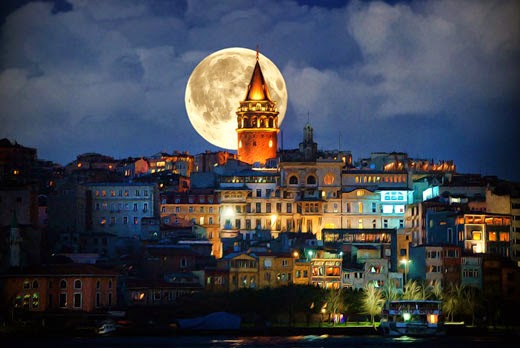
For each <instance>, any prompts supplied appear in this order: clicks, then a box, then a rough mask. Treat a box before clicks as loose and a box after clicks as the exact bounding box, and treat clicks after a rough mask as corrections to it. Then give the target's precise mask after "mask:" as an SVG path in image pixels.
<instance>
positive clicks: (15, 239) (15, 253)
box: [9, 210, 22, 267]
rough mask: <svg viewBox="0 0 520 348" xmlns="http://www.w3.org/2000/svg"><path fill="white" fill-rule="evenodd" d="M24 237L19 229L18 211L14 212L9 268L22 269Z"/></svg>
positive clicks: (10, 234) (10, 237) (10, 236)
mask: <svg viewBox="0 0 520 348" xmlns="http://www.w3.org/2000/svg"><path fill="white" fill-rule="evenodd" d="M21 244H22V237H21V235H20V228H19V227H18V219H17V218H16V210H15V211H14V212H13V219H12V220H11V229H10V233H9V266H11V267H20V249H21Z"/></svg>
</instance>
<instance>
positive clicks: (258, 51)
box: [256, 44, 260, 60]
mask: <svg viewBox="0 0 520 348" xmlns="http://www.w3.org/2000/svg"><path fill="white" fill-rule="evenodd" d="M259 55H260V45H258V44H257V45H256V60H258V56H259Z"/></svg>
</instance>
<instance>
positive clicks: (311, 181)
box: [307, 175, 316, 185]
mask: <svg viewBox="0 0 520 348" xmlns="http://www.w3.org/2000/svg"><path fill="white" fill-rule="evenodd" d="M307 185H316V177H315V176H314V175H309V176H308V177H307Z"/></svg>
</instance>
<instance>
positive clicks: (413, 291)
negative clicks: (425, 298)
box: [403, 280, 423, 300]
mask: <svg viewBox="0 0 520 348" xmlns="http://www.w3.org/2000/svg"><path fill="white" fill-rule="evenodd" d="M422 295H423V294H422V289H421V286H420V285H419V284H418V283H417V282H416V281H415V280H409V281H407V282H406V284H405V285H404V292H403V300H421V299H422Z"/></svg>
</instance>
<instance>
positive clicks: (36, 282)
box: [32, 280, 38, 289]
mask: <svg viewBox="0 0 520 348" xmlns="http://www.w3.org/2000/svg"><path fill="white" fill-rule="evenodd" d="M32 287H33V289H38V281H37V280H33V283H32Z"/></svg>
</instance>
